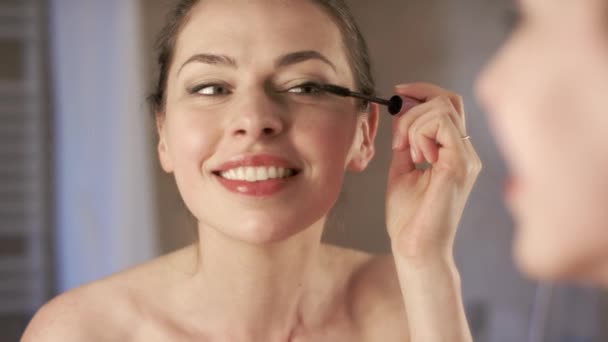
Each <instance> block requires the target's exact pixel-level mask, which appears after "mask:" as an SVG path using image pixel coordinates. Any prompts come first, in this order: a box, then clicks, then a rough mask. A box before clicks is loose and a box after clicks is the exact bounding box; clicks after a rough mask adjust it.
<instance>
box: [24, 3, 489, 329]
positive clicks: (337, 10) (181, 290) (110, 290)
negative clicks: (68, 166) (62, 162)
mask: <svg viewBox="0 0 608 342" xmlns="http://www.w3.org/2000/svg"><path fill="white" fill-rule="evenodd" d="M159 46H160V58H159V64H160V80H159V85H158V89H157V91H156V93H155V94H154V96H153V97H152V99H153V102H154V109H155V114H156V119H157V126H158V134H159V143H158V153H159V157H160V162H161V164H162V167H163V169H164V170H165V171H167V172H171V173H173V174H174V176H175V180H176V183H177V186H178V188H179V191H180V194H181V196H182V198H183V200H184V202H185V204H186V206H187V207H188V209H189V210H190V212H191V213H192V214H193V215H194V216H195V217H196V219H197V220H198V232H199V237H200V238H199V241H198V242H197V243H196V244H194V245H192V246H189V247H186V248H184V249H181V250H179V251H176V252H174V253H172V254H169V255H167V256H164V257H161V258H158V259H156V260H154V261H152V262H150V263H147V264H145V265H142V266H139V267H136V268H134V269H131V270H128V271H126V272H123V273H121V274H118V275H115V276H112V277H110V278H108V279H103V280H100V281H97V282H95V283H93V284H90V285H86V286H84V287H81V288H79V289H76V290H72V291H70V292H68V293H66V294H63V295H61V296H59V297H58V298H56V299H54V300H53V301H51V302H50V303H49V304H47V305H45V306H44V307H43V308H42V309H41V310H40V312H39V313H38V314H37V315H36V317H35V318H34V319H33V322H32V323H31V324H30V327H29V328H28V331H27V332H26V335H25V337H24V340H25V341H54V340H61V341H72V340H74V341H76V340H77V341H82V340H86V341H97V340H110V341H119V340H120V341H124V340H129V341H131V340H132V341H140V340H141V341H155V340H158V341H190V340H192V341H207V340H217V341H231V340H237V341H291V340H310V341H405V340H408V338H409V340H411V341H470V340H471V337H470V333H469V331H468V327H467V323H466V319H465V316H464V312H463V306H462V300H461V296H460V288H459V278H458V272H457V270H456V268H455V266H454V262H453V259H452V244H453V241H454V234H455V232H456V227H457V225H458V221H459V219H460V216H461V213H462V210H463V207H464V205H465V201H466V198H467V197H468V194H469V192H470V190H471V187H472V185H473V183H474V180H475V178H476V176H477V173H478V172H479V169H480V162H479V160H478V158H477V155H476V154H475V151H474V149H473V147H472V145H471V143H470V141H469V140H468V139H466V131H465V127H464V112H463V109H462V102H461V99H460V97H459V96H457V95H455V94H453V93H450V92H448V91H445V90H443V89H440V88H438V87H436V86H433V85H428V84H413V85H403V86H398V87H397V88H396V89H395V91H396V92H397V93H398V94H400V95H402V96H404V97H405V96H407V97H412V98H417V99H420V100H421V101H424V103H422V104H420V105H416V106H413V105H412V104H411V103H410V104H409V105H406V106H405V108H403V110H402V113H405V112H406V111H407V115H401V116H399V117H398V118H397V119H395V120H394V122H393V127H394V130H393V131H394V148H393V149H394V156H393V162H392V165H391V166H390V170H389V182H388V187H387V198H386V200H387V209H386V215H387V222H388V227H387V228H388V231H389V234H390V237H391V241H392V250H393V254H392V255H389V256H372V255H368V254H365V253H361V252H357V251H352V250H347V249H343V248H338V247H332V246H327V245H323V244H321V243H320V239H321V233H322V230H323V226H324V223H325V221H326V218H327V215H328V213H329V211H330V210H331V208H332V206H333V205H334V203H335V202H336V200H337V198H338V194H339V193H340V188H341V186H342V181H343V177H344V173H345V171H347V170H349V171H355V172H358V171H361V170H363V169H365V167H366V166H367V164H368V163H369V161H370V160H371V158H372V156H373V154H374V145H373V142H374V137H375V134H376V129H377V125H378V120H379V109H378V107H377V106H376V105H371V106H368V105H367V104H364V103H361V102H360V101H355V100H352V99H349V98H348V99H347V98H341V97H337V96H333V95H330V94H325V93H322V92H319V91H316V90H315V89H314V88H311V87H309V86H307V84H309V83H310V82H316V83H331V84H338V85H342V86H345V87H348V88H351V89H356V90H359V91H362V92H366V93H373V88H374V85H373V82H372V78H371V74H370V66H369V61H368V54H367V48H366V47H365V44H364V42H363V40H362V37H361V35H360V33H359V31H358V29H357V28H356V25H355V24H354V21H353V19H352V17H351V15H350V14H349V13H348V11H347V9H346V6H345V4H344V3H343V1H337V0H333V1H329V0H324V1H319V0H317V1H285V0H274V1H268V0H258V1H244V0H243V1H224V0H204V1H193V0H190V1H180V3H179V4H178V7H177V9H176V11H175V12H174V14H173V17H172V18H171V19H170V21H169V23H168V25H167V27H166V28H165V30H164V31H163V33H162V35H161V39H160V41H159ZM412 107H413V108H412ZM463 137H464V138H465V139H463ZM410 151H411V152H410ZM425 160H426V161H428V162H430V163H432V165H433V166H432V168H430V169H427V170H416V168H415V163H421V162H423V161H425ZM402 293H403V295H402Z"/></svg>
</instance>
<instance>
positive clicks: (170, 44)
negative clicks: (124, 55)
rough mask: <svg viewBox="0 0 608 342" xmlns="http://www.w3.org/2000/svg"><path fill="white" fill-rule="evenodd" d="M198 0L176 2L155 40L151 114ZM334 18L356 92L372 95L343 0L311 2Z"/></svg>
mask: <svg viewBox="0 0 608 342" xmlns="http://www.w3.org/2000/svg"><path fill="white" fill-rule="evenodd" d="M199 1H200V0H178V1H177V3H176V5H175V7H174V8H173V10H172V11H171V12H169V15H168V17H167V23H166V24H165V26H164V27H163V29H162V30H161V31H160V33H159V36H158V38H157V41H156V48H157V50H158V58H157V63H158V68H159V73H158V81H157V83H156V87H155V89H154V91H153V93H152V94H151V95H150V96H149V97H148V100H149V102H150V104H151V106H152V111H153V113H161V112H163V111H164V106H165V96H166V88H167V80H168V75H169V69H170V67H171V63H172V62H173V54H174V50H175V45H176V42H177V37H178V35H179V33H180V31H181V30H182V28H183V27H184V26H185V25H186V23H187V22H188V19H189V15H190V12H191V10H192V8H193V7H194V5H196V4H198V2H199ZM311 1H312V2H314V3H315V4H317V5H319V6H321V8H322V9H323V10H324V11H325V12H326V13H327V14H328V15H329V16H330V17H331V18H332V19H333V21H334V22H335V23H336V25H337V26H338V28H339V29H340V32H341V33H342V39H343V45H344V50H345V52H346V54H347V57H348V60H349V63H350V68H351V71H352V73H353V75H354V78H355V86H356V88H357V90H358V91H360V92H362V93H364V94H368V95H374V94H375V90H374V89H375V84H374V79H373V77H372V72H371V62H370V57H369V50H368V47H367V44H366V43H365V39H364V38H363V35H362V34H361V31H360V30H359V27H358V26H357V23H356V22H355V18H354V16H353V15H352V13H351V12H350V10H349V8H348V6H347V5H346V3H345V2H344V0H311Z"/></svg>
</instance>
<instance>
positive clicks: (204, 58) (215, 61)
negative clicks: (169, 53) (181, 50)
mask: <svg viewBox="0 0 608 342" xmlns="http://www.w3.org/2000/svg"><path fill="white" fill-rule="evenodd" d="M193 62H198V63H203V64H210V65H220V66H226V67H231V68H237V66H238V65H237V63H236V60H234V58H232V57H229V56H226V55H215V54H210V53H198V54H196V55H194V56H192V57H190V58H188V60H187V61H185V62H184V64H182V66H181V67H180V68H179V70H178V72H177V74H178V75H179V73H180V72H181V71H182V69H183V68H184V67H185V66H186V65H188V64H190V63H193Z"/></svg>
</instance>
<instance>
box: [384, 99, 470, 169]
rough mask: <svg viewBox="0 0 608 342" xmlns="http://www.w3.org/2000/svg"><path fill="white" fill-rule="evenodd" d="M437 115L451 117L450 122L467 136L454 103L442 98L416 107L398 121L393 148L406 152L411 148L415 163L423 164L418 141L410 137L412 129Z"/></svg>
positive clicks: (428, 145) (394, 132)
mask: <svg viewBox="0 0 608 342" xmlns="http://www.w3.org/2000/svg"><path fill="white" fill-rule="evenodd" d="M437 115H447V116H449V118H450V120H452V122H453V123H454V124H455V125H457V126H458V129H459V131H460V132H461V136H464V135H465V132H464V126H463V123H462V121H461V120H460V119H459V118H458V116H457V114H456V110H455V108H454V107H453V105H452V103H451V102H450V101H449V100H448V99H447V98H445V97H443V96H440V97H437V98H434V99H432V100H430V101H429V102H426V103H423V104H420V105H418V106H416V107H415V108H413V109H412V110H411V111H410V113H408V115H406V116H404V117H401V118H399V119H398V120H397V121H396V123H395V126H394V130H393V140H394V143H393V148H394V149H397V150H405V149H407V148H409V149H410V151H411V153H412V158H413V159H414V162H416V163H419V162H421V158H418V157H420V156H419V155H417V152H418V148H417V147H416V146H415V141H416V140H415V139H412V138H411V136H410V134H411V133H410V132H411V131H412V130H411V127H412V126H414V125H419V124H421V123H422V122H424V121H427V120H429V119H432V117H434V116H437ZM421 120H422V121H421ZM422 144H424V145H425V146H427V147H431V146H432V144H431V143H430V142H424V141H422ZM427 150H428V149H427ZM428 151H430V150H428ZM431 155H432V156H435V153H432V154H431Z"/></svg>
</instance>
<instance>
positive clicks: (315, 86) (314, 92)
mask: <svg viewBox="0 0 608 342" xmlns="http://www.w3.org/2000/svg"><path fill="white" fill-rule="evenodd" d="M209 87H214V88H222V89H224V90H225V92H222V93H220V94H211V95H210V94H202V93H200V91H201V90H203V89H205V88H209ZM296 88H308V90H310V92H309V93H306V92H300V93H298V92H291V91H290V90H293V89H296ZM188 93H190V94H192V95H201V96H223V95H229V94H230V91H229V90H228V89H227V87H226V85H224V84H219V83H204V84H199V85H196V86H193V87H192V88H190V89H188ZM279 93H291V94H297V95H300V96H320V95H323V93H324V91H323V90H321V85H320V84H319V83H315V82H304V83H301V84H298V85H296V86H293V87H290V88H288V89H287V90H282V91H279Z"/></svg>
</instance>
